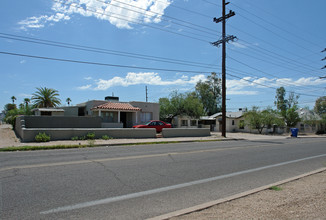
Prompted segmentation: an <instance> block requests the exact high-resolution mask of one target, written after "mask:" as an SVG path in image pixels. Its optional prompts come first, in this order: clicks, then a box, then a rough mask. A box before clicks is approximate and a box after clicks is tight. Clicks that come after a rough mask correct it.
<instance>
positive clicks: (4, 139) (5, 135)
mask: <svg viewBox="0 0 326 220" xmlns="http://www.w3.org/2000/svg"><path fill="white" fill-rule="evenodd" d="M288 137H289V136H280V135H275V136H274V135H259V134H248V133H227V138H224V137H222V136H221V133H220V132H212V133H211V136H208V137H177V138H146V139H110V140H99V139H97V140H95V143H94V144H95V145H97V146H111V145H124V144H139V143H154V142H155V143H157V142H192V141H214V140H215V141H222V140H266V139H285V138H288ZM88 143H89V142H88V141H87V140H86V141H80V140H78V141H72V140H64V141H50V142H42V143H37V142H29V143H21V142H20V140H19V139H18V138H17V137H16V135H15V133H14V132H13V130H12V129H11V125H7V124H4V125H0V148H1V147H18V146H53V145H87V144H88Z"/></svg>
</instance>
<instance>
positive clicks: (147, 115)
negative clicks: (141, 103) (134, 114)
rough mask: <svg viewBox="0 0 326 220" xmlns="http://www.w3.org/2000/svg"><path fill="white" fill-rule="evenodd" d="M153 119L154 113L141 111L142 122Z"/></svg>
mask: <svg viewBox="0 0 326 220" xmlns="http://www.w3.org/2000/svg"><path fill="white" fill-rule="evenodd" d="M149 120H152V113H151V112H141V113H140V121H141V122H142V123H144V122H146V121H149Z"/></svg>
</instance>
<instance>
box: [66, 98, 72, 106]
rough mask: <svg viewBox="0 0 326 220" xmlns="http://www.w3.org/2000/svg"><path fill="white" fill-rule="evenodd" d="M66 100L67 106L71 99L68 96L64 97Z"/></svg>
mask: <svg viewBox="0 0 326 220" xmlns="http://www.w3.org/2000/svg"><path fill="white" fill-rule="evenodd" d="M66 102H67V104H68V106H69V105H70V102H71V99H70V98H67V99H66Z"/></svg>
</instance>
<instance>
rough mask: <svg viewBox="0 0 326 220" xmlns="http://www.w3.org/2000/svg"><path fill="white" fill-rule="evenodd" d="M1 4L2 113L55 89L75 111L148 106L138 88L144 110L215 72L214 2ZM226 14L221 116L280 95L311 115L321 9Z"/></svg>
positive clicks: (292, 6) (297, 6)
mask: <svg viewBox="0 0 326 220" xmlns="http://www.w3.org/2000/svg"><path fill="white" fill-rule="evenodd" d="M1 4H2V5H1V7H0V30H1V31H0V68H1V71H0V110H1V109H3V107H4V105H5V104H7V103H10V102H11V99H10V98H11V96H15V97H16V98H17V101H16V103H17V104H19V103H22V102H23V100H24V98H31V95H32V94H33V93H34V92H35V91H36V88H37V87H48V88H53V89H56V90H58V91H59V94H60V99H61V100H62V104H63V105H66V103H65V100H66V99H67V98H68V97H69V98H70V99H71V100H72V104H78V103H81V102H84V101H87V100H92V99H98V100H103V99H104V97H105V96H108V95H112V94H114V95H115V96H118V97H120V100H121V101H145V97H146V96H145V86H147V87H148V101H150V102H158V100H159V98H161V97H167V96H168V95H169V94H170V93H171V91H173V90H178V91H179V92H190V91H193V90H194V87H195V84H196V82H198V81H199V80H203V79H205V78H206V77H207V75H209V73H210V72H213V71H214V72H217V73H220V72H221V48H217V47H214V46H212V45H211V44H210V42H214V41H217V40H220V39H221V24H216V23H214V22H213V18H214V17H220V16H221V1H220V0H218V1H215V0H173V1H172V0H30V1H25V0H2V1H1ZM227 8H228V10H233V11H235V13H236V15H235V16H234V17H232V18H230V19H229V20H228V21H227V34H229V35H235V36H237V38H238V41H236V42H230V43H229V44H228V45H227V99H228V100H227V110H228V111H236V110H237V109H238V108H243V107H248V108H250V107H251V106H253V105H256V106H260V107H261V108H266V107H267V106H272V107H274V104H273V103H274V100H275V98H274V97H275V90H276V88H278V87H280V86H284V87H285V88H286V91H288V93H289V92H290V91H294V92H296V93H297V94H300V98H299V105H300V106H301V107H305V106H309V107H310V108H313V106H314V102H315V100H316V99H317V98H318V97H320V96H325V95H326V90H325V87H326V79H320V78H319V77H320V76H326V69H323V70H322V69H321V68H322V67H323V66H325V65H326V61H321V59H322V58H324V57H326V52H324V53H321V51H322V50H323V49H324V48H325V47H326V29H325V20H326V14H325V13H324V11H325V8H326V1H325V0H314V1H307V0H300V1H298V0H287V1H283V0H273V1H270V0H232V1H231V3H230V4H229V5H228V6H227ZM50 41H51V42H50ZM53 45H56V46H53ZM77 45H78V46H77ZM73 48H75V49H73ZM76 48H78V49H76ZM31 56H34V57H35V56H38V57H43V58H51V59H52V58H54V59H61V60H70V61H82V62H88V63H93V64H81V63H76V62H67V61H54V60H49V59H39V58H32V57H31ZM162 61H164V62H162ZM94 63H97V64H101V65H95V64H94ZM103 64H105V65H103ZM141 68H144V69H141Z"/></svg>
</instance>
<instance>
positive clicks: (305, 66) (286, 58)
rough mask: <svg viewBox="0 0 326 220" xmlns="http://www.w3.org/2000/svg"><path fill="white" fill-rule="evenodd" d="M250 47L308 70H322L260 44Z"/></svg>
mask: <svg viewBox="0 0 326 220" xmlns="http://www.w3.org/2000/svg"><path fill="white" fill-rule="evenodd" d="M241 41H243V42H245V43H248V44H251V43H249V42H247V41H245V40H241ZM250 49H252V50H255V51H257V50H258V51H259V52H260V53H264V54H266V52H268V53H269V55H268V56H271V57H276V59H280V58H282V59H283V60H287V61H285V62H291V63H296V65H297V66H301V67H302V68H305V69H307V70H309V71H315V72H318V71H320V70H318V69H316V68H315V67H313V66H310V65H307V64H302V63H300V62H298V61H296V60H294V59H291V58H289V57H286V56H283V55H281V54H279V53H275V52H273V51H271V50H268V49H264V48H262V47H260V46H255V48H250ZM270 54H273V56H272V55H270ZM308 67H310V68H311V69H309V68H308ZM310 75H311V74H310Z"/></svg>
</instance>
